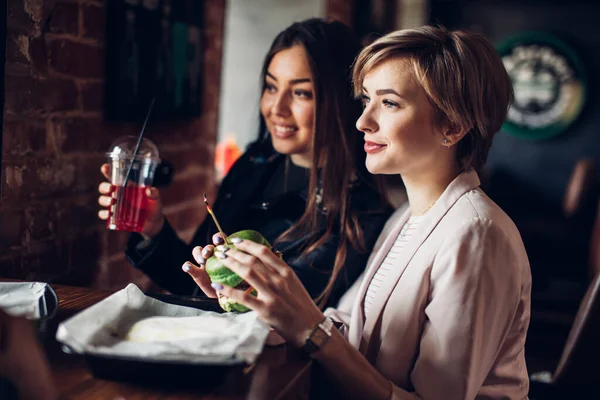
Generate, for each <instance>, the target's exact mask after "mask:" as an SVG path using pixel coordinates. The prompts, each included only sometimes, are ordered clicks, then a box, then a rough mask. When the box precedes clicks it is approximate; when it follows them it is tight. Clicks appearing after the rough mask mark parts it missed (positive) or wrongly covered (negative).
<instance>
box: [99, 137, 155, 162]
mask: <svg viewBox="0 0 600 400" xmlns="http://www.w3.org/2000/svg"><path fill="white" fill-rule="evenodd" d="M137 141H138V138H137V137H135V136H123V137H120V138H118V139H117V140H115V141H114V142H113V144H112V145H111V146H110V150H109V151H108V152H107V153H106V157H108V158H110V159H112V160H114V159H130V158H132V157H133V153H134V151H135V146H136V145H137ZM135 158H136V160H152V161H156V162H160V158H159V157H158V149H157V148H156V145H155V144H154V143H152V142H151V141H150V140H148V139H146V138H143V139H142V143H140V148H139V150H138V152H137V156H136V157H135Z"/></svg>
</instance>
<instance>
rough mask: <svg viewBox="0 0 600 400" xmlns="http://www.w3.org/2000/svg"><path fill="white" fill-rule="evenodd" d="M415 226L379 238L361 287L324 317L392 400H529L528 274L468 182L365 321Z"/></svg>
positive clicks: (458, 187) (401, 263) (475, 181)
mask: <svg viewBox="0 0 600 400" xmlns="http://www.w3.org/2000/svg"><path fill="white" fill-rule="evenodd" d="M408 218H409V213H408V211H407V210H405V209H400V210H398V211H397V212H396V213H395V214H394V215H392V217H391V218H390V220H389V221H388V223H387V224H386V226H385V228H384V230H383V232H382V233H381V235H380V237H379V240H378V241H377V244H376V247H375V249H374V251H373V253H372V254H371V258H370V259H369V264H368V265H367V269H366V271H365V273H364V278H363V279H362V282H357V285H356V286H354V287H353V288H351V289H350V290H349V292H348V293H347V295H346V296H345V297H344V298H343V299H342V300H341V302H340V305H339V307H338V309H336V310H327V312H326V313H327V314H328V315H330V316H332V317H333V318H334V319H338V320H340V321H342V322H344V323H346V324H347V325H349V326H348V328H349V329H348V330H347V338H348V340H349V341H350V343H351V344H353V345H354V346H355V347H356V348H358V349H359V350H360V352H361V353H363V354H364V355H365V357H366V358H367V359H368V360H369V361H370V362H371V364H373V365H374V366H375V367H376V368H377V369H378V370H379V372H381V373H382V374H383V375H384V376H385V377H386V378H387V379H389V380H390V381H391V382H392V384H393V387H394V392H393V396H392V398H394V399H427V400H438V399H440V400H442V399H443V400H452V399H457V400H458V399H525V398H527V393H528V390H529V378H528V374H527V367H526V365H525V355H524V345H525V337H526V333H527V327H528V325H529V314H530V292H531V274H530V269H529V262H528V260H527V254H526V253H525V248H524V247H523V242H522V240H521V236H520V235H519V232H518V230H517V228H516V227H515V225H514V224H513V222H512V221H511V219H510V218H509V217H508V216H507V215H506V214H505V213H504V212H503V211H502V210H501V209H500V208H499V207H498V206H497V205H496V204H495V203H494V202H493V201H492V200H490V198H489V197H487V196H486V195H485V194H484V193H483V192H482V191H481V189H480V188H479V178H478V176H477V174H476V173H475V172H473V171H470V172H465V173H462V174H461V175H460V176H458V177H457V178H456V179H455V180H454V181H453V182H452V183H451V184H450V185H449V186H448V187H447V188H446V190H445V191H444V193H443V194H442V196H441V197H440V198H439V200H438V201H437V202H436V204H435V205H434V206H433V207H432V208H431V210H430V211H429V212H428V213H427V214H425V216H424V218H423V219H422V220H421V223H420V225H419V227H418V229H417V230H416V231H415V233H414V235H413V237H412V238H411V239H410V240H409V242H408V243H407V244H406V246H405V247H404V248H403V249H402V252H401V254H400V255H398V258H397V259H396V266H395V268H394V269H393V270H392V271H391V272H390V273H389V275H388V276H387V278H386V280H385V283H383V285H382V286H381V287H380V288H379V290H378V292H377V293H376V297H375V299H374V300H373V303H372V305H371V307H370V312H369V314H367V315H365V314H364V311H363V310H364V304H363V301H364V297H365V293H366V291H367V287H368V284H369V282H370V281H371V279H372V278H373V275H374V274H375V272H376V271H377V268H379V265H380V264H381V262H382V261H383V259H384V258H385V256H386V254H387V253H388V251H389V250H390V248H391V247H392V245H393V243H394V241H395V240H396V238H397V236H398V233H399V232H400V229H401V228H402V226H403V225H404V224H405V223H406V221H407V220H408Z"/></svg>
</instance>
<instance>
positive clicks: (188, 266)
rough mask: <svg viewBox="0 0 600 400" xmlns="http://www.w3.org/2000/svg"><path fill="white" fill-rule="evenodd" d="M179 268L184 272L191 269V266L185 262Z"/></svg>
mask: <svg viewBox="0 0 600 400" xmlns="http://www.w3.org/2000/svg"><path fill="white" fill-rule="evenodd" d="M181 269H182V270H184V271H185V272H190V269H192V268H191V267H190V264H188V263H185V264H183V266H182V267H181Z"/></svg>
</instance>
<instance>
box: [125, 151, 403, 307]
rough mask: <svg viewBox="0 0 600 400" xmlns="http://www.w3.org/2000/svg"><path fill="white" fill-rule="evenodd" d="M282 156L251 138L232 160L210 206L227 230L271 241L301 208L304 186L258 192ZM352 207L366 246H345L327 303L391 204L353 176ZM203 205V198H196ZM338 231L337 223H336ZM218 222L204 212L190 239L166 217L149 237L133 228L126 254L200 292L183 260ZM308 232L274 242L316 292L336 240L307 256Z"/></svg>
mask: <svg viewBox="0 0 600 400" xmlns="http://www.w3.org/2000/svg"><path fill="white" fill-rule="evenodd" d="M283 161H284V157H283V156H282V155H280V154H278V153H276V152H275V151H274V150H273V148H272V146H271V144H270V141H268V140H267V141H262V142H256V143H254V144H253V145H251V147H250V148H249V149H248V150H247V151H246V152H245V153H244V155H243V156H242V157H240V159H239V160H238V161H237V162H236V163H235V164H234V165H233V167H232V168H231V170H230V172H229V174H228V175H227V176H226V177H225V179H224V180H223V182H222V184H221V187H220V189H219V193H218V196H217V200H216V202H215V203H214V205H213V210H214V212H215V214H216V215H217V217H218V218H219V223H220V224H221V226H222V228H223V230H224V231H225V232H227V233H233V232H237V231H240V230H243V229H254V230H257V231H259V232H261V233H262V234H263V235H264V236H265V238H266V239H267V240H269V242H271V243H273V242H275V240H276V239H277V237H279V235H281V233H283V232H284V231H286V230H287V229H288V228H289V227H291V226H292V225H293V224H294V223H295V222H296V221H298V219H299V218H300V217H301V216H302V214H303V213H304V210H305V207H306V199H307V195H308V194H307V188H306V187H304V189H301V190H296V191H290V192H287V193H285V194H283V195H281V196H279V197H277V198H273V199H269V200H266V199H264V198H263V195H264V189H265V187H266V185H267V183H268V181H269V179H270V178H271V176H272V175H273V174H274V172H275V170H276V169H277V167H278V166H279V165H281V163H282V162H283ZM350 196H351V201H350V203H351V205H350V206H351V207H352V208H354V209H357V210H359V211H360V217H359V221H360V224H361V226H362V228H363V230H364V237H365V244H366V248H367V249H369V250H368V251H367V252H364V253H359V252H357V251H356V250H354V249H353V248H352V247H350V248H349V249H348V253H347V258H346V263H345V265H344V269H343V271H342V272H341V273H340V275H339V276H338V278H337V280H336V283H335V286H334V288H333V291H332V293H331V295H330V298H329V301H328V305H333V304H336V303H337V301H338V300H339V298H340V297H341V296H342V295H343V294H344V292H345V291H346V290H347V289H348V288H349V287H350V285H351V284H352V283H353V282H354V281H355V280H356V279H357V278H358V276H359V275H360V274H361V272H362V271H363V270H364V268H365V266H366V263H367V258H368V256H369V253H370V249H372V248H373V246H374V244H375V241H376V239H377V236H378V235H379V233H380V232H381V230H382V228H383V225H384V224H385V222H386V220H387V218H388V217H389V216H390V214H391V212H392V209H391V207H390V206H389V205H387V204H385V203H384V202H383V200H382V199H381V197H380V196H379V195H378V194H377V192H376V191H375V190H374V189H372V188H370V187H368V186H367V185H366V184H365V183H364V182H357V183H356V184H355V185H354V187H353V189H352V190H351V194H350ZM198 206H199V207H204V204H202V203H201V204H199V205H198ZM324 222H325V219H324V218H323V219H322V220H321V221H320V225H321V227H320V228H319V229H320V232H319V233H318V234H322V233H324V232H325V224H324ZM338 231H339V229H338ZM216 232H217V228H216V227H215V225H214V222H213V221H212V219H211V218H210V217H207V218H205V220H204V221H203V222H202V224H201V225H200V227H199V228H198V230H197V231H196V233H195V235H194V237H193V239H192V241H191V243H190V244H186V243H185V242H183V241H182V240H181V239H179V238H178V237H177V235H176V233H175V231H174V230H173V228H172V227H171V226H170V225H169V224H168V223H165V226H164V228H163V229H162V231H161V232H160V233H159V234H158V235H157V236H156V237H155V238H153V239H151V240H143V239H142V237H141V236H140V235H138V234H132V236H131V238H130V240H129V243H128V246H127V250H126V256H127V258H128V259H129V261H130V262H131V263H132V264H133V265H134V266H135V267H137V268H139V269H140V270H142V271H143V272H144V273H146V274H147V275H148V276H149V277H150V278H151V279H152V280H153V281H154V282H155V283H157V284H158V285H160V286H161V287H163V288H165V289H167V290H169V291H170V292H171V293H174V294H184V295H190V294H194V295H199V294H200V293H201V292H199V291H198V288H197V286H196V284H195V283H194V282H193V280H192V279H191V278H190V277H189V276H188V275H187V274H186V273H184V272H183V271H182V270H181V266H182V265H183V263H184V262H185V261H193V258H192V254H191V251H192V248H193V247H194V246H197V245H200V246H204V245H206V244H209V243H212V240H211V238H212V235H213V234H214V233H216ZM307 239H308V238H307V237H304V238H300V239H297V240H294V241H291V242H284V243H280V244H278V245H276V247H275V248H276V249H277V250H279V251H281V252H282V253H283V258H284V260H285V261H286V262H287V263H288V264H289V265H290V266H291V267H292V268H293V269H294V271H295V272H296V274H297V275H298V277H299V278H300V280H301V281H302V283H303V284H304V286H305V287H306V289H307V290H308V292H309V293H310V294H311V296H313V298H315V297H317V296H318V295H319V294H320V293H321V291H322V290H323V289H324V288H325V286H326V285H327V282H328V280H329V276H330V272H331V270H332V268H333V265H334V261H335V253H336V250H337V247H338V244H339V235H338V234H337V232H334V234H333V235H332V236H331V237H330V238H329V240H328V241H327V242H326V243H325V244H324V245H323V246H321V247H319V248H317V249H316V250H314V251H313V252H311V253H310V254H308V255H307V256H302V254H301V253H302V249H303V247H304V245H305V243H306V240H307Z"/></svg>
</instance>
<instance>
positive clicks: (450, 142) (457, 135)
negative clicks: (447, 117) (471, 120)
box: [442, 122, 471, 147]
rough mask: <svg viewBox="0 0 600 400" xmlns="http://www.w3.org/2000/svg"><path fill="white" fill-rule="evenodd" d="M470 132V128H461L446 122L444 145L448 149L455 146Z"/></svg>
mask: <svg viewBox="0 0 600 400" xmlns="http://www.w3.org/2000/svg"><path fill="white" fill-rule="evenodd" d="M470 130H471V128H470V127H465V126H461V125H458V124H455V123H453V122H446V123H445V124H444V127H443V130H442V135H443V136H444V139H443V141H442V144H443V145H444V146H446V147H450V146H454V145H455V144H457V143H458V142H460V141H461V139H462V138H464V137H465V135H466V134H467V133H468V132H469V131H470Z"/></svg>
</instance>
